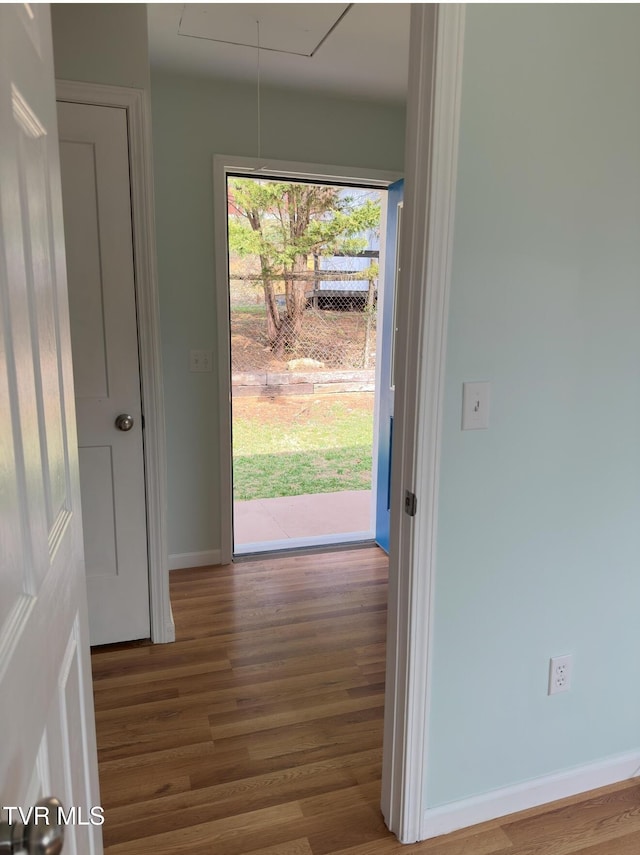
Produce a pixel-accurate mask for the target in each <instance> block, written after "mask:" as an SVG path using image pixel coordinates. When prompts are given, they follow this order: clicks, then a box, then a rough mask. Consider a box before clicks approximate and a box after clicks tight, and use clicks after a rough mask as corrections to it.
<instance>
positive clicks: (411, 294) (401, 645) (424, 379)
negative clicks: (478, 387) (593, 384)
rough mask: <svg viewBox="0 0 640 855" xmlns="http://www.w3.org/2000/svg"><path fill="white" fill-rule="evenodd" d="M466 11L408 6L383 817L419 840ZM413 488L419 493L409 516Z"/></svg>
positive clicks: (402, 836) (407, 839)
mask: <svg viewBox="0 0 640 855" xmlns="http://www.w3.org/2000/svg"><path fill="white" fill-rule="evenodd" d="M463 41H464V6H462V5H458V4H455V5H454V4H452V5H448V4H441V5H431V4H429V5H426V4H419V5H415V6H413V7H412V10H411V45H410V59H409V98H408V116H407V144H406V152H407V154H406V163H405V169H406V180H405V202H404V230H403V237H402V246H401V249H400V252H401V268H402V270H403V271H404V275H403V276H402V278H401V279H402V281H401V282H400V283H399V299H398V315H397V317H398V327H399V332H398V338H397V341H398V342H399V346H398V349H397V351H396V364H397V366H398V370H397V373H396V377H397V378H398V383H397V387H396V410H395V412H396V431H395V432H394V447H393V457H394V470H393V483H392V508H391V514H392V516H391V544H390V546H391V550H390V567H389V617H388V631H387V688H386V697H385V730H384V759H383V772H382V782H383V784H382V804H381V806H382V812H383V815H384V817H385V821H386V823H387V825H388V827H389V829H390V830H391V831H393V832H394V834H396V836H397V837H398V839H399V840H400V841H401V842H403V843H413V842H415V841H417V840H420V839H421V838H422V835H423V834H424V829H425V824H424V823H425V816H424V811H425V803H426V798H425V779H426V768H427V762H428V756H427V747H428V746H427V730H428V724H429V722H428V718H429V692H430V672H431V644H430V636H431V627H432V623H433V621H432V616H433V608H434V602H433V588H434V579H435V569H436V568H435V558H436V532H437V514H438V476H439V463H440V445H441V422H442V408H443V388H444V369H445V354H446V330H447V318H448V296H449V282H450V275H451V255H452V244H453V215H454V203H455V184H456V169H457V147H458V146H457V143H458V125H459V115H460V89H461V77H462V54H463ZM406 490H410V491H411V492H413V493H415V494H416V496H417V499H418V502H417V513H416V515H415V516H414V517H409V516H407V515H406V514H405V513H404V512H403V509H404V494H405V491H406Z"/></svg>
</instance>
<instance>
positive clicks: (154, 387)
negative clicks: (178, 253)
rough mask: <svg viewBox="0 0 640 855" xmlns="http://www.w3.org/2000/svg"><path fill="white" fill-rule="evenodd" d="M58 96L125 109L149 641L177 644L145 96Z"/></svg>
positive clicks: (82, 86) (70, 84)
mask: <svg viewBox="0 0 640 855" xmlns="http://www.w3.org/2000/svg"><path fill="white" fill-rule="evenodd" d="M56 97H57V99H58V100H59V101H71V102H75V103H80V104H93V105H96V106H104V107H121V108H124V109H125V110H126V111H127V121H128V132H129V157H130V169H131V173H130V174H131V202H132V222H133V241H134V249H135V251H134V264H135V280H136V304H137V312H138V347H139V354H140V379H141V388H142V406H143V412H144V469H145V487H146V501H147V539H148V550H149V602H150V611H151V639H152V641H154V642H155V643H158V644H162V643H166V642H170V641H174V640H175V625H174V622H173V615H172V612H171V601H170V599H169V570H168V557H167V539H166V507H167V474H166V473H167V461H166V439H165V424H164V393H163V386H162V355H161V348H160V312H159V304H158V276H157V266H156V265H157V262H156V244H155V220H154V198H153V161H152V145H151V111H150V106H149V96H148V93H147V92H145V91H144V90H142V89H129V88H125V87H121V86H105V85H102V84H97V83H83V82H78V81H70V80H57V81H56Z"/></svg>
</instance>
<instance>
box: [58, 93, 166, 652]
mask: <svg viewBox="0 0 640 855" xmlns="http://www.w3.org/2000/svg"><path fill="white" fill-rule="evenodd" d="M58 123H59V133H60V158H61V165H62V198H63V207H64V222H65V240H66V248H67V270H68V279H69V304H70V312H71V341H72V346H73V367H74V380H75V394H76V410H77V417H78V441H79V446H80V486H81V493H82V516H83V525H84V534H85V538H84V544H85V562H86V568H87V587H88V597H89V632H90V636H91V643H92V644H109V643H112V642H116V641H127V640H130V639H134V638H147V637H148V636H149V634H150V623H149V570H148V559H147V528H146V503H145V483H144V459H143V446H142V443H143V432H142V407H141V398H140V370H139V363H138V332H137V324H136V299H135V279H134V259H133V238H132V230H131V192H130V184H129V146H128V135H127V112H126V110H125V109H123V108H120V107H101V106H95V105H90V104H76V103H70V102H62V101H61V102H59V103H58ZM120 415H127V416H130V417H131V418H132V419H133V424H132V426H131V427H130V429H128V430H124V429H123V428H127V427H128V425H129V423H128V422H127V423H126V424H120V428H119V427H118V426H117V424H116V420H117V418H118V416H120Z"/></svg>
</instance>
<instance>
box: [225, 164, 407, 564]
mask: <svg viewBox="0 0 640 855" xmlns="http://www.w3.org/2000/svg"><path fill="white" fill-rule="evenodd" d="M229 173H233V174H235V175H237V174H238V173H243V174H246V175H247V176H248V177H254V178H268V177H270V176H274V177H277V178H290V179H291V180H292V181H295V180H296V179H311V180H317V181H323V182H326V183H328V184H330V183H332V182H337V183H340V184H352V185H353V186H354V187H358V186H360V185H362V184H366V185H373V186H378V187H380V189H381V190H385V189H386V188H387V187H388V186H389V185H390V184H393V182H394V181H397V180H398V179H399V178H402V174H401V173H399V172H387V171H383V170H379V169H359V168H356V167H353V166H327V165H325V164H317V163H297V162H295V161H289V160H271V159H269V160H265V159H263V158H261V159H258V158H253V157H236V156H235V155H224V154H217V155H214V158H213V212H214V242H215V256H216V282H215V291H216V314H217V336H218V412H219V418H220V422H219V424H220V458H219V465H220V563H221V564H229V563H230V562H231V561H232V559H233V480H232V469H233V463H232V453H233V452H232V440H231V339H230V330H229V270H228V264H227V175H228V174H229ZM381 269H382V267H381ZM376 377H377V372H376ZM374 461H375V458H374ZM374 496H375V491H374ZM346 539H347V538H346V537H345V536H338V537H335V538H331V539H330V540H331V542H343V541H345V540H346ZM319 540H320V538H315V539H314V542H315V541H319ZM327 542H329V538H327ZM273 546H274V548H281V547H282V542H281V541H279V542H278V543H274V544H273Z"/></svg>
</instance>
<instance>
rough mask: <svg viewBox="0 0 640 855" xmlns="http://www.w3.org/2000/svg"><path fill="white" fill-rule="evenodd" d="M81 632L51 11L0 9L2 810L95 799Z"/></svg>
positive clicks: (97, 842) (89, 833)
mask: <svg viewBox="0 0 640 855" xmlns="http://www.w3.org/2000/svg"><path fill="white" fill-rule="evenodd" d="M87 632H88V630H87V614H86V594H85V580H84V563H83V548H82V523H81V515H80V490H79V480H78V457H77V441H76V427H75V417H74V402H73V377H72V366H71V344H70V335H69V318H68V308H67V289H66V276H65V258H64V234H63V221H62V203H61V193H60V168H59V158H58V141H57V126H56V112H55V89H54V74H53V58H52V48H51V25H50V17H49V8H48V6H46V5H37V6H35V5H34V6H28V5H27V4H24V5H23V4H2V5H0V734H1V748H0V806H2V807H22V808H23V809H26V808H28V807H29V806H30V805H32V804H33V802H34V801H35V800H36V799H37V798H39V797H41V796H43V795H50V794H52V795H55V796H57V797H58V798H59V799H60V800H61V801H62V802H63V804H64V807H65V808H66V809H67V811H68V810H69V809H70V808H71V807H78V808H81V810H82V815H83V819H85V820H86V818H87V817H88V816H89V815H90V810H91V808H92V807H95V806H98V805H99V800H98V785H97V759H96V747H95V729H94V717H93V700H92V693H91V671H90V665H89V646H88V636H87ZM12 818H13V819H15V818H16V817H15V815H14V816H13V817H12ZM76 819H77V813H76ZM64 851H65V853H69V852H71V853H77V855H80V853H100V852H102V842H101V833H100V826H99V825H98V824H96V825H93V824H92V823H91V822H89V823H88V824H87V825H79V824H75V825H71V826H69V828H68V829H67V842H66V843H65V849H64Z"/></svg>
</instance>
